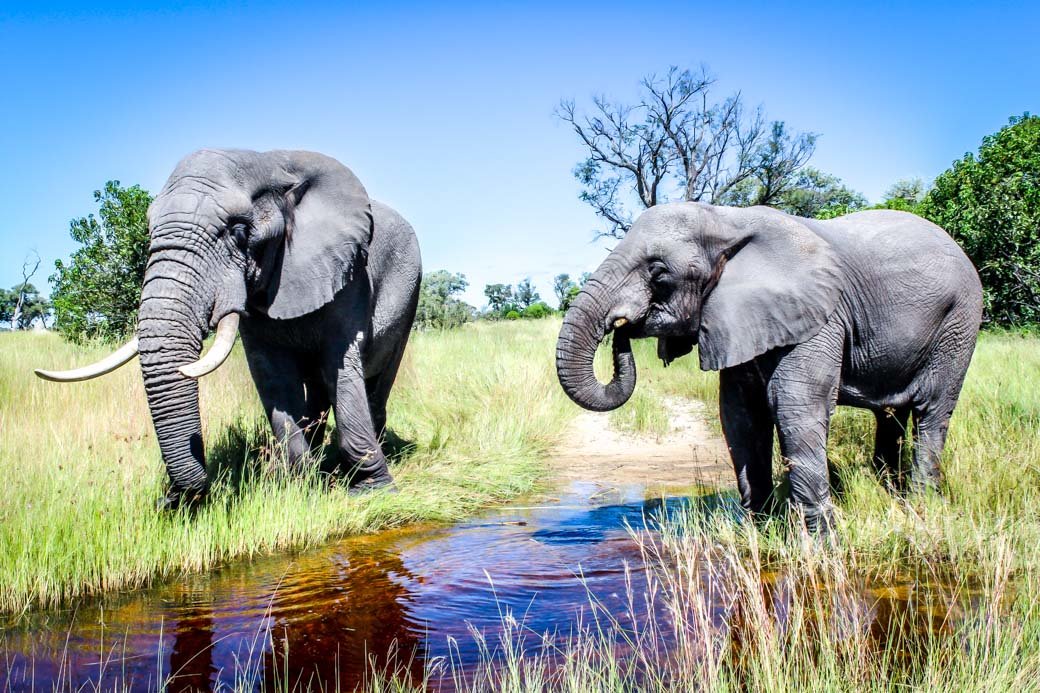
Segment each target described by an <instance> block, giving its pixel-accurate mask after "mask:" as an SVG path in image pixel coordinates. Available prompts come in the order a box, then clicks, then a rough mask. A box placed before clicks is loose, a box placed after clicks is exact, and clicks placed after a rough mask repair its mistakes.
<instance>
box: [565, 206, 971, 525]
mask: <svg viewBox="0 0 1040 693" xmlns="http://www.w3.org/2000/svg"><path fill="white" fill-rule="evenodd" d="M981 311H982V289H981V286H980V284H979V279H978V275H977V274H976V272H975V269H974V268H973V267H972V265H971V262H970V261H969V260H968V258H967V257H965V255H964V253H963V252H961V250H960V248H958V247H957V245H956V244H955V243H954V242H953V241H952V240H951V239H950V237H949V236H948V235H946V233H944V232H943V231H942V229H940V228H938V227H937V226H935V225H934V224H931V223H929V222H927V221H925V220H923V219H921V218H919V217H916V216H914V215H911V214H906V213H903V212H892V211H869V212H861V213H858V214H852V215H849V216H846V217H841V218H838V219H834V220H831V221H815V220H809V219H799V218H796V217H792V216H789V215H787V214H783V213H781V212H777V211H775V210H771V209H767V208H762V207H755V208H751V209H733V208H726V207H711V206H707V205H700V204H695V203H677V204H668V205H661V206H659V207H655V208H652V209H650V210H648V211H647V212H645V213H644V214H643V215H642V216H640V217H639V219H638V220H637V221H636V223H635V225H634V226H633V227H632V229H631V231H630V232H629V233H628V235H627V236H626V237H625V239H624V240H623V241H621V243H619V244H618V245H617V247H616V248H615V249H614V251H613V252H612V253H611V254H610V255H609V257H607V259H606V260H605V261H604V262H603V264H602V265H600V267H599V269H597V270H596V272H595V273H594V274H593V275H592V278H591V279H590V280H589V281H588V283H587V284H586V285H585V287H584V289H583V290H582V292H581V294H580V295H579V296H578V297H577V299H576V300H575V301H574V303H573V304H572V308H571V309H570V310H569V311H568V312H567V316H566V319H565V320H564V323H563V328H562V329H561V330H560V337H559V342H558V344H557V351H556V364H557V371H558V374H559V378H560V383H561V384H562V385H563V388H564V390H566V392H567V394H568V395H570V397H571V398H572V399H573V400H574V401H575V402H577V403H578V404H580V405H581V406H583V407H585V408H588V409H595V410H600V411H602V410H609V409H614V408H616V407H619V406H621V405H622V404H624V403H625V402H626V401H627V400H628V398H629V397H630V396H631V394H632V390H633V388H634V387H635V381H636V372H635V362H634V360H633V358H632V353H631V351H630V347H629V339H630V338H633V337H658V338H659V341H658V354H659V356H660V357H661V358H662V359H663V360H664V362H665V363H666V364H667V363H668V362H670V361H671V360H673V359H676V358H678V357H680V356H682V355H684V354H687V353H689V352H690V351H691V350H692V349H693V346H694V345H695V344H698V343H699V345H700V347H699V348H700V365H701V367H702V368H703V369H705V370H721V373H720V377H719V384H720V398H719V399H720V410H721V417H722V425H723V430H724V432H725V435H726V440H727V442H728V444H729V448H730V452H731V454H732V457H733V464H734V467H735V470H736V474H737V484H738V486H739V489H740V495H741V500H742V502H743V505H744V507H745V508H747V509H748V510H751V511H754V512H760V511H763V510H765V509H766V507H767V506H768V505H769V504H770V502H771V497H772V494H773V478H772V448H773V429H774V427H775V428H776V430H777V431H778V433H779V437H780V451H781V454H782V456H783V458H784V459H785V461H786V463H787V464H788V465H789V469H790V472H789V479H790V486H791V499H792V501H793V502H794V503H795V504H796V505H797V506H799V507H800V508H801V509H802V510H803V511H804V512H805V515H806V519H807V521H808V523H809V524H810V526H813V527H815V526H816V525H817V523H818V522H819V521H820V518H821V517H826V516H827V515H828V512H829V510H828V509H829V505H830V501H829V488H828V474H827V459H826V443H827V432H828V426H829V421H830V416H831V413H832V411H833V409H834V406H835V404H848V405H852V406H857V407H864V408H867V409H870V410H872V411H873V412H874V413H875V415H876V417H877V439H876V447H875V454H874V457H875V464H876V465H877V467H878V469H879V471H880V472H882V473H883V474H885V475H888V474H891V476H892V479H893V481H894V482H895V483H897V484H898V485H899V486H900V487H903V485H904V471H903V470H902V469H901V465H900V443H901V441H902V438H903V435H904V430H905V427H906V424H907V420H908V418H909V415H910V414H911V412H912V413H913V415H914V440H915V445H914V464H913V468H912V470H911V472H910V475H909V486H910V488H912V489H915V490H918V489H922V488H926V487H932V486H935V485H936V484H937V483H938V479H939V468H938V464H939V457H940V454H941V452H942V448H943V444H944V441H945V438H946V429H947V425H948V423H949V420H950V415H951V413H952V412H953V408H954V405H955V404H956V402H957V397H958V395H959V393H960V388H961V383H962V382H963V380H964V374H965V371H966V370H967V368H968V362H969V361H970V360H971V354H972V351H973V350H974V348H975V338H976V334H977V332H978V327H979V321H980V319H981ZM611 331H613V332H614V340H613V345H614V346H613V349H614V376H613V379H612V380H611V382H610V383H609V384H607V385H602V384H600V383H599V382H598V381H597V380H596V377H595V375H594V373H593V368H592V362H593V355H594V354H595V351H596V347H597V345H598V344H599V343H600V341H602V340H603V338H604V336H605V335H606V334H607V333H609V332H611Z"/></svg>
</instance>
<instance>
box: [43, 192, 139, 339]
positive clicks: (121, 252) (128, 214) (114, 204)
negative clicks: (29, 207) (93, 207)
mask: <svg viewBox="0 0 1040 693" xmlns="http://www.w3.org/2000/svg"><path fill="white" fill-rule="evenodd" d="M94 201H95V202H97V203H98V204H99V207H100V208H99V210H98V217H95V216H94V215H93V214H88V215H87V216H85V217H81V218H79V219H73V220H72V222H71V223H70V225H69V233H70V235H71V236H72V239H73V240H74V241H76V242H77V243H79V244H80V245H81V247H80V248H79V249H77V250H76V251H75V252H73V253H72V257H71V259H70V260H69V262H68V264H66V263H64V262H62V261H61V260H58V261H57V262H55V263H54V267H55V270H56V271H55V273H54V274H53V275H51V277H50V280H51V283H52V284H53V286H54V291H53V294H52V296H51V298H52V301H53V305H54V318H55V320H54V326H55V327H56V328H57V329H58V331H59V332H61V334H62V335H64V336H65V337H66V338H67V339H71V340H73V341H79V340H83V339H89V338H94V337H101V338H106V339H112V338H118V337H123V336H125V335H126V334H128V333H129V332H131V331H132V330H133V329H134V327H135V324H136V322H137V306H138V303H139V302H140V298H141V284H142V282H143V281H144V269H145V264H146V263H147V261H148V205H149V204H151V202H152V196H151V195H150V194H149V193H148V191H146V190H144V189H142V188H141V187H140V186H137V185H134V186H132V187H129V188H124V187H121V186H120V185H119V181H116V180H112V181H108V182H107V183H106V184H105V188H104V190H95V191H94Z"/></svg>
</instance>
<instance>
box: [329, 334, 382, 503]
mask: <svg viewBox="0 0 1040 693" xmlns="http://www.w3.org/2000/svg"><path fill="white" fill-rule="evenodd" d="M359 346H360V345H359V344H357V343H354V344H352V345H350V347H349V348H348V349H347V352H346V354H345V355H344V358H343V362H342V364H341V365H340V367H339V368H338V370H337V372H336V374H335V398H334V399H335V401H334V402H333V407H334V411H335V412H336V452H337V460H336V464H335V466H334V467H333V468H332V469H331V470H330V471H334V472H335V473H338V474H342V475H343V476H345V477H346V479H347V482H348V483H349V484H350V487H351V488H352V489H368V488H379V487H381V486H387V485H390V484H392V483H393V477H391V476H390V470H389V469H388V468H387V466H386V457H385V456H384V455H383V451H382V449H381V448H380V446H379V440H378V438H377V437H376V432H375V426H374V424H373V422H372V411H371V409H369V402H368V392H367V390H366V389H365V376H364V369H363V367H362V363H361V352H360V348H359Z"/></svg>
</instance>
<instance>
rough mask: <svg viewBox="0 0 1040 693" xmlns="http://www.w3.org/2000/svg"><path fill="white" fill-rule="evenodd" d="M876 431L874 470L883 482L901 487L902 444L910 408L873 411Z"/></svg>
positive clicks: (903, 482) (903, 475)
mask: <svg viewBox="0 0 1040 693" xmlns="http://www.w3.org/2000/svg"><path fill="white" fill-rule="evenodd" d="M874 417H875V418H876V419H877V431H876V433H875V435H874V460H873V461H874V470H875V471H876V472H877V475H878V478H879V479H880V480H881V482H882V483H883V484H885V485H886V486H888V487H889V488H893V489H897V490H898V489H902V488H903V486H904V484H905V478H904V477H905V475H906V470H905V469H904V468H903V461H902V457H903V444H904V443H905V442H906V434H907V428H906V427H907V423H908V422H909V419H910V409H909V408H906V407H902V408H899V409H880V410H877V411H875V412H874Z"/></svg>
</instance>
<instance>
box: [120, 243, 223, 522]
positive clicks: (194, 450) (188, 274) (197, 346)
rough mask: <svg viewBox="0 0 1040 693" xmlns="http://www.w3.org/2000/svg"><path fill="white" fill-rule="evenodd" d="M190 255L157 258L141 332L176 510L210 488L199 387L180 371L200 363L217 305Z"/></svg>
mask: <svg viewBox="0 0 1040 693" xmlns="http://www.w3.org/2000/svg"><path fill="white" fill-rule="evenodd" d="M154 246H155V243H154V236H153V248H154ZM191 255H192V253H189V252H187V251H182V250H173V249H164V250H160V251H158V252H153V253H152V256H151V257H150V258H149V262H148V269H147V270H146V271H145V277H144V287H143V289H142V292H141V308H140V313H139V316H138V327H137V333H138V348H139V349H140V359H141V371H142V374H143V377H144V386H145V392H146V393H147V396H148V408H149V409H150V411H151V415H152V423H153V425H154V426H155V434H156V437H157V438H158V440H159V449H160V450H161V452H162V458H163V462H164V463H165V465H166V471H167V473H168V474H169V477H170V482H171V489H170V494H169V495H168V500H169V502H170V504H172V505H177V504H178V503H180V502H181V501H186V502H189V503H190V502H193V501H195V500H197V499H200V498H201V497H202V496H204V495H205V493H206V491H207V490H208V487H209V480H208V477H207V474H206V458H205V450H204V447H203V442H202V420H201V418H200V416H199V387H198V382H197V381H196V380H194V379H193V378H190V377H187V376H185V375H184V374H182V373H181V372H180V371H179V370H178V367H180V366H183V365H185V364H190V363H192V362H194V361H196V360H197V359H198V357H199V354H200V352H201V350H202V340H203V338H204V337H205V335H206V331H207V329H208V320H209V310H208V308H209V306H210V305H211V304H212V298H209V300H207V299H206V297H205V296H204V295H203V294H204V292H205V291H206V287H207V282H205V281H204V280H203V275H202V274H201V273H200V272H198V271H197V270H196V269H194V268H195V267H197V266H199V263H198V262H197V261H195V260H193V259H192V258H191V257H190V256H191ZM204 307H205V308H204Z"/></svg>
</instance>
